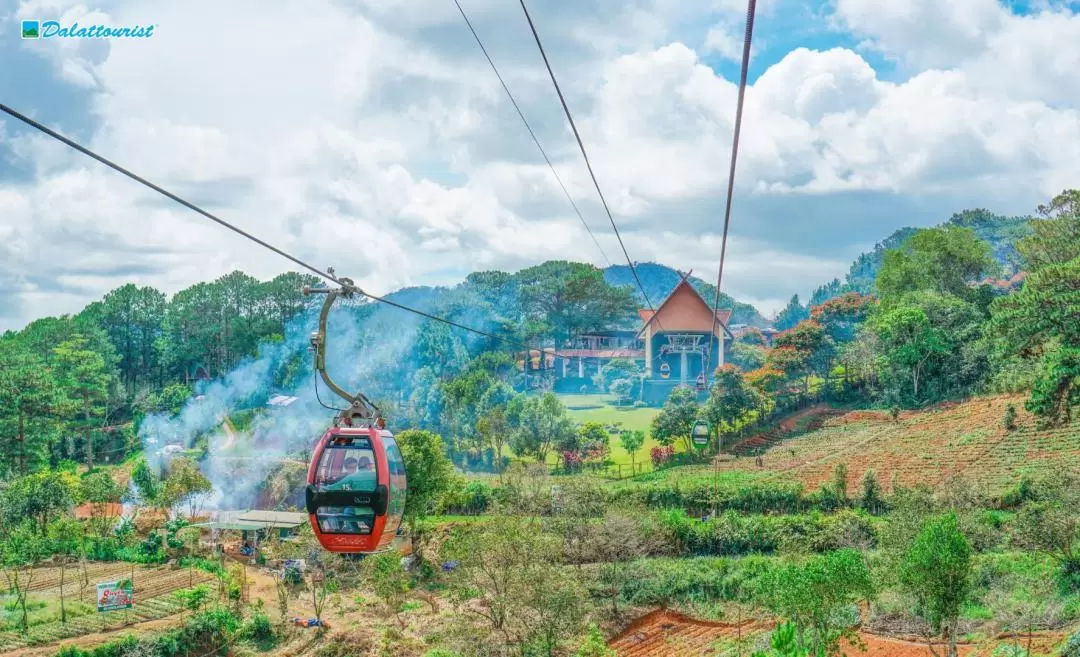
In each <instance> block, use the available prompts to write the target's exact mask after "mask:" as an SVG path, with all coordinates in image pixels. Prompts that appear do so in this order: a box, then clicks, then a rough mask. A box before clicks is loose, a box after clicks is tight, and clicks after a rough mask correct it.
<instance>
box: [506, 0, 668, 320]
mask: <svg viewBox="0 0 1080 657" xmlns="http://www.w3.org/2000/svg"><path fill="white" fill-rule="evenodd" d="M519 1H520V2H521V9H522V11H524V12H525V19H526V20H527V21H529V29H530V30H532V34H533V39H535V40H536V47H537V48H539V49H540V56H541V57H543V58H544V66H545V67H546V68H547V72H548V75H549V76H551V83H552V84H553V85H554V86H555V93H557V94H559V102H560V103H562V108H563V113H565V114H566V119H567V120H568V121H569V122H570V128H571V129H572V130H573V131H574V139H576V140H577V145H578V148H579V149H581V156H582V157H584V158H585V167H586V168H587V169H588V170H589V177H590V178H592V182H593V186H594V187H596V193H597V195H599V196H600V203H601V204H603V206H604V212H606V213H607V217H608V220H609V221H610V222H611V228H612V230H614V231H615V237H616V238H617V239H618V240H619V246H620V247H622V252H623V255H624V256H625V257H626V264H628V265H630V273H631V274H633V275H634V281H635V282H636V283H637V286H638V289H639V290H641V296H643V297H645V305H646V306H648V307H649V310H650V311H652V313H653V316H654V317H655V315H656V309H655V308H653V305H652V302H651V301H649V295H648V293H647V292H645V286H644V285H642V284H641V279H640V278H639V277H638V273H637V268H636V267H634V263H633V261H632V260H630V254H629V253H627V251H626V245H625V244H623V239H622V235H620V234H619V227H618V226H616V225H615V217H613V216H612V214H611V209H610V208H609V207H608V204H607V199H605V198H604V193H603V192H602V191H600V183H599V182H597V180H596V174H595V173H593V168H592V163H590V162H589V154H588V153H587V152H585V144H584V142H582V141H581V134H580V133H578V129H577V124H575V123H574V117H573V115H572V114H571V113H570V107H569V106H568V105H567V104H566V98H565V97H564V96H563V92H562V88H561V87H559V81H558V80H557V79H555V71H553V70H552V69H551V62H549V61H548V58H547V53H546V52H545V51H544V44H543V43H542V42H541V41H540V34H539V33H538V32H537V31H536V25H534V24H533V20H532V16H530V15H529V8H528V7H526V6H525V0H519ZM649 319H650V321H651V320H652V318H651V317H650V318H649ZM656 322H657V324H660V320H659V318H657V320H656ZM663 328H664V327H663V326H662V325H661V326H660V330H661V331H663Z"/></svg>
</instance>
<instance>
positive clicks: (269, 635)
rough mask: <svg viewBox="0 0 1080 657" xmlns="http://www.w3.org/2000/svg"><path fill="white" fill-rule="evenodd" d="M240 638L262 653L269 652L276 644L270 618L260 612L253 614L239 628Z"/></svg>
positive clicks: (275, 635) (275, 634)
mask: <svg viewBox="0 0 1080 657" xmlns="http://www.w3.org/2000/svg"><path fill="white" fill-rule="evenodd" d="M240 638H241V639H242V640H244V641H247V642H249V643H252V644H254V645H255V646H257V647H258V648H259V649H260V650H263V651H266V650H270V649H272V648H273V647H274V646H275V645H276V644H277V633H276V632H275V631H274V626H273V624H271V622H270V618H269V617H267V615H266V614H264V613H262V612H261V611H256V612H255V613H253V614H252V615H251V618H249V619H247V621H245V622H244V624H243V625H242V626H241V627H240Z"/></svg>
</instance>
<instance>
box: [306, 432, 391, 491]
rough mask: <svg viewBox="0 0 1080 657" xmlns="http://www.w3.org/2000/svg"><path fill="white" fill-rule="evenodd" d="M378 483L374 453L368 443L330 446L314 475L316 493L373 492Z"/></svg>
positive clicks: (357, 442) (326, 449)
mask: <svg viewBox="0 0 1080 657" xmlns="http://www.w3.org/2000/svg"><path fill="white" fill-rule="evenodd" d="M377 484H378V478H377V477H376V475H375V453H374V452H373V451H372V450H371V444H370V443H369V442H368V441H366V440H363V441H361V440H357V441H355V442H353V443H352V444H351V445H327V446H326V448H325V449H324V450H323V453H322V458H321V459H320V460H319V470H318V472H317V473H316V475H315V488H316V491H317V492H320V493H322V492H325V491H335V490H348V491H359V492H365V493H371V492H374V491H375V487H376V485H377Z"/></svg>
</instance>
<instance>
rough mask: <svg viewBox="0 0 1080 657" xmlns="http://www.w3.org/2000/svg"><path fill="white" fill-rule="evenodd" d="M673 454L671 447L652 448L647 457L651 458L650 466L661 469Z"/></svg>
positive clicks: (673, 449) (673, 450)
mask: <svg viewBox="0 0 1080 657" xmlns="http://www.w3.org/2000/svg"><path fill="white" fill-rule="evenodd" d="M674 454H675V448H674V447H672V446H671V445H668V446H667V447H653V448H652V450H651V451H650V452H649V457H650V458H652V464H653V467H654V468H661V467H663V466H664V464H666V463H667V462H668V461H670V460H671V457H672V456H674Z"/></svg>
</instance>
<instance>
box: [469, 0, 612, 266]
mask: <svg viewBox="0 0 1080 657" xmlns="http://www.w3.org/2000/svg"><path fill="white" fill-rule="evenodd" d="M454 4H455V5H457V8H458V11H459V12H461V17H462V18H464V19H465V25H467V26H468V27H469V31H470V32H472V35H473V38H474V39H476V45H478V46H480V50H481V52H483V53H484V58H485V59H487V62H488V64H490V65H491V70H492V71H494V72H495V77H497V78H499V84H501V85H502V88H503V91H505V92H506V97H507V98H509V99H510V103H511V104H512V105H513V106H514V110H515V111H516V112H517V115H518V116H519V117H521V122H522V123H524V124H525V129H526V130H528V131H529V136H530V137H532V140H533V143H534V144H536V148H537V149H539V150H540V155H543V156H544V161H545V162H547V165H548V168H549V169H551V173H552V174H553V175H554V176H555V180H556V181H558V183H559V187H560V188H561V189H562V191H563V194H565V195H566V200H567V201H570V205H571V207H573V208H574V212H575V213H577V216H578V219H580V220H581V225H582V226H585V230H586V231H587V232H588V233H589V237H591V238H592V241H593V243H594V244H596V248H597V249H599V250H600V254H601V255H602V256H604V260H605V261H606V262H607V263H608V266H611V264H612V263H611V258H609V257H608V254H607V252H605V251H604V247H602V246H600V241H599V240H597V239H596V235H594V234H593V232H592V228H589V224H588V222H586V221H585V217H584V215H582V214H581V210H580V209H579V208H578V206H577V203H575V202H574V198H573V197H572V196H570V192H569V190H567V189H566V185H564V184H563V181H562V178H561V177H560V176H559V172H558V171H556V170H555V165H554V164H552V163H551V159H550V158H549V157H548V154H547V152H546V151H545V150H544V147H543V146H541V145H540V140H539V139H538V138H537V136H536V133H535V132H533V129H532V126H531V125H529V120H528V119H526V118H525V113H524V112H522V111H521V107H520V106H519V105H518V103H517V100H516V99H515V98H514V94H512V93H510V87H508V86H507V84H506V80H504V79H503V76H502V74H501V73H499V69H498V67H496V66H495V62H494V61H493V60H492V59H491V55H489V54H488V51H487V48H485V47H484V42H483V41H481V40H480V35H478V34H477V33H476V29H475V28H473V24H472V21H470V20H469V17H468V15H466V13H465V9H464V8H463V7H462V6H461V2H459V0H454Z"/></svg>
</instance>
